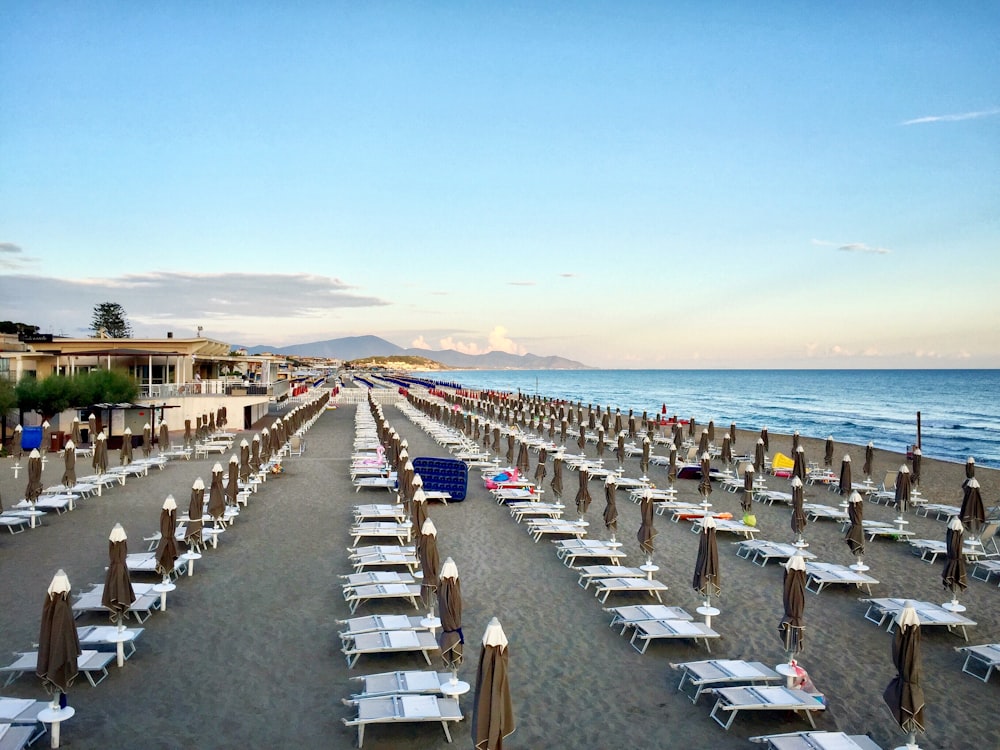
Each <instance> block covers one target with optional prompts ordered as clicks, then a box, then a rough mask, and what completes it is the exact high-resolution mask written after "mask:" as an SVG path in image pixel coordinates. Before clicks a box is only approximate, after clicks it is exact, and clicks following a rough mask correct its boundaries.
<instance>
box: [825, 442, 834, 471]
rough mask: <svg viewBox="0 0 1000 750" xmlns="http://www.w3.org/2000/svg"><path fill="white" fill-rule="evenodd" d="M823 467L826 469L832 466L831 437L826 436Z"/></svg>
mask: <svg viewBox="0 0 1000 750" xmlns="http://www.w3.org/2000/svg"><path fill="white" fill-rule="evenodd" d="M823 465H824V466H825V467H826V468H828V469H829V468H830V467H831V466H833V435H828V436H827V438H826V445H825V446H824V449H823Z"/></svg>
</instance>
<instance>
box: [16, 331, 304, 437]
mask: <svg viewBox="0 0 1000 750" xmlns="http://www.w3.org/2000/svg"><path fill="white" fill-rule="evenodd" d="M98 369H108V370H117V371H120V372H124V373H127V374H128V375H130V376H131V377H133V378H135V380H136V381H137V383H138V384H139V395H138V397H137V398H136V403H135V404H134V405H133V406H134V407H135V408H138V409H143V410H145V416H146V417H147V418H148V417H150V416H152V417H153V420H154V421H155V423H154V422H153V421H151V422H150V425H151V426H152V427H153V429H154V434H155V431H156V430H158V429H159V424H160V421H161V420H163V421H166V423H167V427H168V429H169V430H170V431H171V432H174V431H180V432H183V430H184V423H185V420H191V424H192V425H194V424H195V423H196V422H197V419H198V418H199V417H202V416H203V415H206V414H215V413H216V412H217V411H218V409H219V408H220V407H225V408H226V414H227V415H228V420H229V424H228V428H229V429H230V430H234V429H235V430H240V429H247V428H249V427H250V426H251V425H252V424H253V423H254V422H256V421H257V420H258V419H261V418H262V417H264V416H265V415H266V414H267V411H268V404H269V403H270V402H272V401H275V402H281V401H284V400H285V399H287V398H288V397H289V396H290V395H291V393H292V390H293V387H294V383H293V380H292V379H291V378H290V377H289V375H290V373H291V368H289V366H288V363H287V361H286V360H285V358H284V357H280V356H274V355H267V354H260V355H248V354H246V353H245V352H242V351H241V352H236V353H233V352H232V349H231V347H230V345H229V344H227V343H225V342H223V341H216V340H215V339H210V338H204V337H197V338H185V339H181V338H174V336H173V334H170V333H168V334H167V336H166V338H128V339H111V338H67V337H62V336H53V335H51V334H32V335H27V336H21V337H18V336H15V335H0V377H2V378H6V379H8V380H11V381H13V382H18V381H19V380H20V379H21V378H23V377H33V378H38V379H44V378H47V377H50V376H52V375H74V374H76V373H81V372H89V371H93V370H98ZM79 407H80V409H85V408H86V405H83V404H81V405H79ZM129 411H130V410H129V409H126V408H123V409H112V410H109V414H110V416H109V417H108V418H109V419H111V420H112V421H111V424H110V430H111V434H117V435H120V434H121V433H122V431H123V430H124V428H125V427H126V426H129V427H131V424H126V422H127V421H128V420H129V419H130V418H131V419H133V420H134V418H135V415H134V414H132V415H131V416H130V414H129ZM133 411H134V409H133ZM33 416H34V415H33ZM74 417H79V418H80V419H81V421H86V418H87V415H86V414H82V413H80V412H78V411H77V409H69V410H67V411H66V412H64V413H62V414H60V415H58V417H56V418H55V419H54V420H50V421H51V422H52V424H51V429H52V430H53V431H68V430H69V428H70V425H71V423H72V421H73V418H74ZM26 422H29V420H27V419H26ZM116 422H117V423H118V424H116ZM29 423H30V422H29ZM133 431H134V430H133Z"/></svg>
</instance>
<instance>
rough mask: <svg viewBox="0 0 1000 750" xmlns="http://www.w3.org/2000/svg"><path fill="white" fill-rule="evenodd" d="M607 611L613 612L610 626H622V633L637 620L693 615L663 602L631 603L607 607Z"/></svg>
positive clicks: (688, 618)
mask: <svg viewBox="0 0 1000 750" xmlns="http://www.w3.org/2000/svg"><path fill="white" fill-rule="evenodd" d="M604 611H605V612H610V613H611V622H610V624H609V625H608V627H610V628H613V627H615V626H617V625H621V626H622V630H621V634H622V635H625V631H626V630H628V629H629V628H630V627H634V626H635V624H636V623H637V622H645V621H647V620H690V619H692V618H691V615H689V614H688V613H687V612H685V611H684V610H683V609H682V608H680V607H668V606H666V605H663V604H630V605H627V606H624V607H605V609H604Z"/></svg>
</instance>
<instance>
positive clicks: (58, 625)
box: [35, 570, 80, 736]
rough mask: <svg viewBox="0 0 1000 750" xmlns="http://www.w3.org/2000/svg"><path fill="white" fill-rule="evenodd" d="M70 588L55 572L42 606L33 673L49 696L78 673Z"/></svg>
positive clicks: (67, 686)
mask: <svg viewBox="0 0 1000 750" xmlns="http://www.w3.org/2000/svg"><path fill="white" fill-rule="evenodd" d="M70 590H71V589H70V584H69V578H68V577H67V576H66V573H65V572H63V571H62V570H60V571H58V572H57V573H56V574H55V576H53V578H52V582H51V583H50V584H49V588H48V591H47V593H46V596H45V604H44V605H43V606H42V622H41V628H40V629H39V633H38V664H37V666H36V668H35V673H36V674H37V675H38V676H39V677H41V678H42V687H43V688H44V690H45V692H46V693H48V694H49V695H52V696H57V695H60V694H61V693H65V692H67V691H68V690H69V689H70V687H71V686H72V685H73V681H74V680H75V679H76V676H77V675H78V674H79V669H78V667H77V657H78V656H80V638H79V636H78V635H77V632H76V623H75V622H74V620H73V609H72V607H71V605H70V601H69V595H70ZM53 736H54V732H53Z"/></svg>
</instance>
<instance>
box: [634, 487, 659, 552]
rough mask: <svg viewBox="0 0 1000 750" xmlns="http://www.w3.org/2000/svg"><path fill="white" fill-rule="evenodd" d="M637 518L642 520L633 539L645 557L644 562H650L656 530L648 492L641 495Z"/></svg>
mask: <svg viewBox="0 0 1000 750" xmlns="http://www.w3.org/2000/svg"><path fill="white" fill-rule="evenodd" d="M639 517H640V518H641V519H642V521H641V523H640V524H639V531H638V532H636V535H635V538H636V539H637V540H638V542H639V549H641V550H642V551H643V552H644V553H645V555H646V562H647V563H649V562H652V558H653V541H654V539H655V538H656V529H655V528H654V527H653V495H652V493H651V492H649V490H646V491H645V492H643V493H642V499H641V500H640V501H639Z"/></svg>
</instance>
